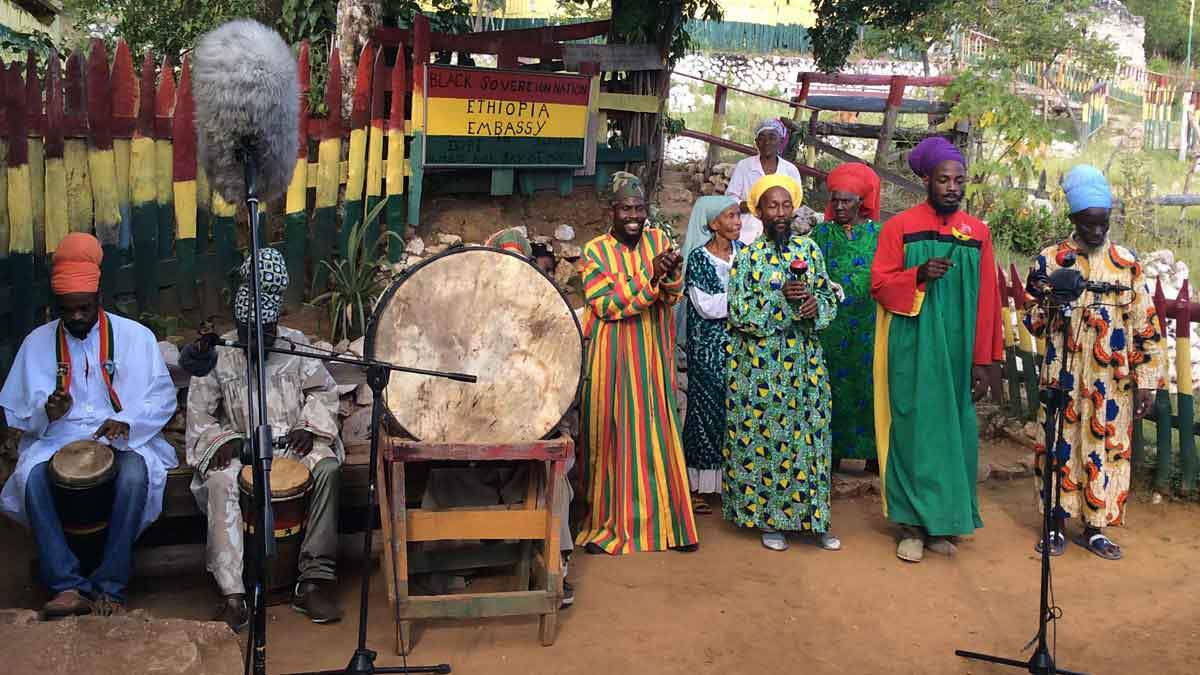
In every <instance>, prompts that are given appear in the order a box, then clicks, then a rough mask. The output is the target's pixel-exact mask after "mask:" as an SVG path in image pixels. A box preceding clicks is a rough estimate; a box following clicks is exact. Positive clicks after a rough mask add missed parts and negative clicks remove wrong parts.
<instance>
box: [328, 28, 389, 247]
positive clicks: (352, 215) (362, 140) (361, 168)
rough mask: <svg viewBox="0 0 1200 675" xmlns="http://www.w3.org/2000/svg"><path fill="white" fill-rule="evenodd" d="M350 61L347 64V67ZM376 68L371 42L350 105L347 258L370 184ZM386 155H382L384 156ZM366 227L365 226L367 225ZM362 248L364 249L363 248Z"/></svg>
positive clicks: (345, 213)
mask: <svg viewBox="0 0 1200 675" xmlns="http://www.w3.org/2000/svg"><path fill="white" fill-rule="evenodd" d="M348 66H349V64H347V67H348ZM374 71H375V44H374V43H373V42H367V44H366V45H364V46H363V48H362V52H360V53H359V55H358V64H357V70H356V71H355V76H354V94H353V95H352V97H351V106H350V150H349V154H348V155H347V160H348V161H347V164H348V172H347V177H346V189H345V192H344V193H343V201H342V230H341V238H340V239H339V240H338V251H339V252H340V253H341V255H342V257H343V258H346V259H348V258H349V256H350V231H351V229H352V228H354V227H356V226H358V225H359V223H361V222H362V219H363V217H364V216H365V215H366V212H365V211H364V210H363V198H364V188H365V187H366V184H367V171H368V169H367V141H368V139H369V133H370V127H371V76H372V75H373V74H374ZM381 157H382V156H381ZM364 227H365V226H364ZM359 245H360V247H363V248H365V250H368V251H369V250H371V249H372V247H373V246H374V245H375V242H374V241H368V240H366V239H365V238H364V239H362V240H361V241H359ZM360 250H361V249H360Z"/></svg>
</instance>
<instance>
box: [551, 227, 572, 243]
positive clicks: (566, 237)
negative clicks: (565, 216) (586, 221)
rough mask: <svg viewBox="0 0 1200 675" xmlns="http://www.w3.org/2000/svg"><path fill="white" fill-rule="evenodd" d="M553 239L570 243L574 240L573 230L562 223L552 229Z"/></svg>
mask: <svg viewBox="0 0 1200 675" xmlns="http://www.w3.org/2000/svg"><path fill="white" fill-rule="evenodd" d="M554 238H555V239H557V240H559V241H571V240H572V239H574V238H575V228H573V227H571V226H570V225H567V224H566V223H563V224H562V225H559V226H558V227H556V228H554Z"/></svg>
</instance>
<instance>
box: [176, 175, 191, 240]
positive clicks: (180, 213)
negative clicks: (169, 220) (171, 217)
mask: <svg viewBox="0 0 1200 675" xmlns="http://www.w3.org/2000/svg"><path fill="white" fill-rule="evenodd" d="M173 188H174V189H173V190H172V192H173V195H174V198H175V199H174V202H175V224H176V227H177V228H178V230H177V233H176V235H175V236H176V237H177V238H179V239H195V238H196V181H194V180H181V181H178V182H176V183H175V185H174V186H173Z"/></svg>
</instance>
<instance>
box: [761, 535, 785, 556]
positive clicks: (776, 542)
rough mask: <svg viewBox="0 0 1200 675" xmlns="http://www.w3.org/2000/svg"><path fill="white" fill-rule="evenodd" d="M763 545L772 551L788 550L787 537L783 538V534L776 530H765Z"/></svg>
mask: <svg viewBox="0 0 1200 675" xmlns="http://www.w3.org/2000/svg"><path fill="white" fill-rule="evenodd" d="M762 545H763V546H765V547H767V548H769V549H771V550H772V551H786V550H787V549H788V543H787V537H785V536H783V533H782V532H776V531H775V530H763V533H762Z"/></svg>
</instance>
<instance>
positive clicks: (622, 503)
mask: <svg viewBox="0 0 1200 675" xmlns="http://www.w3.org/2000/svg"><path fill="white" fill-rule="evenodd" d="M669 247H670V240H669V239H668V238H667V236H666V235H665V234H664V233H662V232H661V231H659V230H654V229H647V230H646V231H645V232H644V234H643V235H642V238H641V241H640V242H639V243H638V245H637V247H636V248H629V247H628V246H625V245H624V244H621V243H620V242H618V241H617V240H616V239H615V238H614V237H613V236H612V235H611V234H606V235H603V236H600V237H597V238H595V239H593V240H592V241H590V242H588V244H587V246H585V247H584V249H583V257H582V259H581V261H580V268H581V269H580V272H581V274H582V275H583V283H584V295H585V298H586V302H587V309H586V311H585V312H584V325H583V333H584V335H585V336H586V337H587V339H588V343H587V373H588V380H587V384H586V385H585V387H584V391H583V402H582V406H581V409H582V411H583V424H582V447H583V448H584V452H585V456H584V461H583V462H582V463H581V468H582V472H583V475H582V484H583V485H584V486H586V489H587V491H588V500H589V511H588V518H587V521H586V522H585V524H584V526H583V528H582V530H581V531H580V532H579V535H578V536H577V537H576V543H578V544H579V545H580V546H586V545H587V544H596V545H597V546H599V547H601V548H602V549H604V551H605V552H607V553H611V554H618V553H629V552H632V551H661V550H664V549H667V548H671V547H676V546H687V545H690V544H695V543H697V542H698V541H699V538H698V536H697V533H696V522H695V519H694V518H693V516H692V504H691V498H690V496H689V494H688V479H687V467H686V465H685V463H684V458H683V444H682V442H681V441H680V437H679V420H678V415H677V413H676V404H675V368H674V360H673V354H674V350H675V322H674V320H673V319H672V316H671V305H673V304H675V303H676V302H678V301H679V299H680V297H681V295H682V292H683V275H682V274H680V273H676V274H675V276H673V277H671V278H670V279H667V280H664V281H663V282H661V283H660V284H658V285H653V284H651V283H650V277H651V276H652V274H653V262H652V261H653V260H654V256H656V255H658V254H659V253H661V252H662V251H665V250H667V248H669Z"/></svg>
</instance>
